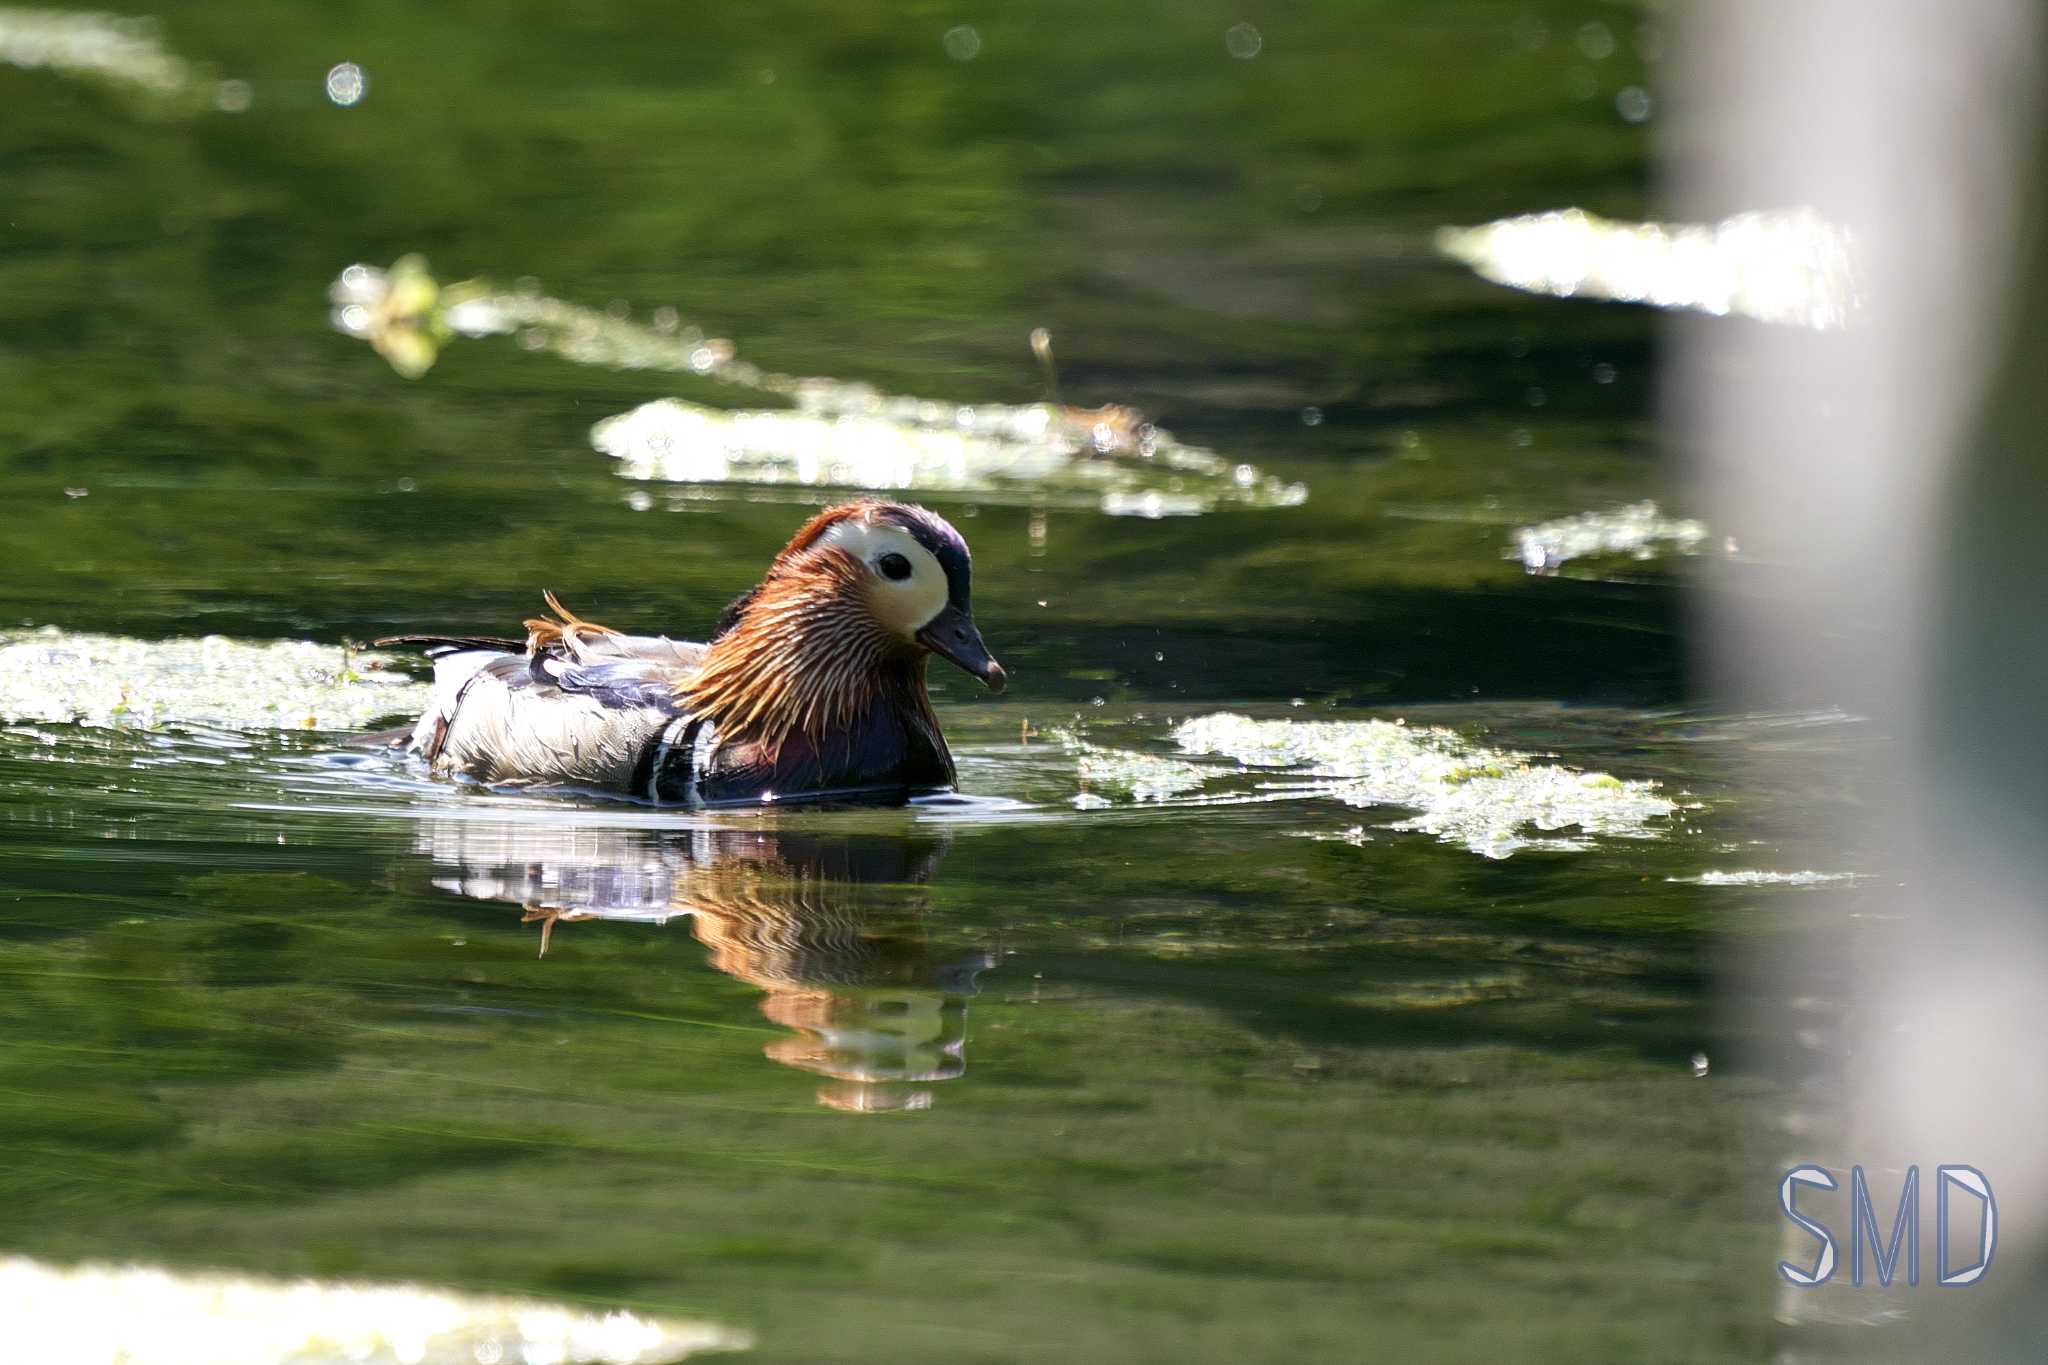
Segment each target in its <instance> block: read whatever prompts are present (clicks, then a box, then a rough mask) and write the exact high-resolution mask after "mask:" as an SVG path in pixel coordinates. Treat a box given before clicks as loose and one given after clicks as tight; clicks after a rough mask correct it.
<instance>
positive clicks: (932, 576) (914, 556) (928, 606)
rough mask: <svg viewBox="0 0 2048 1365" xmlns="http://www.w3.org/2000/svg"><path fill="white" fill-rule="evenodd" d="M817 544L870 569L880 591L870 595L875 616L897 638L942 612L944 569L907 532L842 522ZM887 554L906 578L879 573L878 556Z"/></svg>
mask: <svg viewBox="0 0 2048 1365" xmlns="http://www.w3.org/2000/svg"><path fill="white" fill-rule="evenodd" d="M821 543H822V544H825V545H830V546H832V547H833V548H834V549H837V550H844V551H845V552H846V553H848V554H850V555H852V556H853V557H854V558H855V559H858V560H859V561H860V562H861V563H863V564H865V565H867V566H868V567H869V568H870V569H872V570H873V571H874V574H875V585H876V587H877V588H878V589H880V590H879V591H877V592H875V593H873V594H872V595H871V601H872V602H873V605H874V610H875V615H876V616H877V617H878V618H880V620H881V621H882V623H883V624H884V625H886V626H889V627H891V628H892V629H894V630H896V631H898V632H900V633H901V634H903V635H905V636H910V635H914V634H916V633H917V632H918V631H919V630H920V629H922V628H923V627H924V626H925V625H927V624H928V623H929V622H930V621H931V619H932V618H933V617H935V616H937V615H938V614H939V613H940V612H942V611H944V610H945V609H946V600H947V598H948V596H949V592H948V589H947V585H946V571H945V569H944V568H943V567H942V566H941V565H940V563H939V561H938V559H937V558H936V557H935V556H934V555H933V554H932V552H931V551H930V550H927V549H925V547H924V546H922V545H920V544H918V543H917V538H916V537H915V536H913V535H911V534H910V533H909V532H908V531H905V530H902V529H901V528H899V527H895V526H888V525H869V524H867V523H864V522H862V521H859V520H858V519H855V518H848V519H847V520H845V521H842V522H839V523H838V524H837V525H835V526H832V527H830V528H829V529H827V530H826V532H825V534H824V536H823V537H822V538H821ZM889 554H899V555H902V556H903V558H904V559H906V560H907V561H909V563H910V576H909V577H907V578H901V579H892V578H890V577H889V576H888V575H887V574H885V573H884V572H883V571H882V568H881V561H882V557H883V556H884V555H889Z"/></svg>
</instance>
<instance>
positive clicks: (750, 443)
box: [328, 256, 1308, 518]
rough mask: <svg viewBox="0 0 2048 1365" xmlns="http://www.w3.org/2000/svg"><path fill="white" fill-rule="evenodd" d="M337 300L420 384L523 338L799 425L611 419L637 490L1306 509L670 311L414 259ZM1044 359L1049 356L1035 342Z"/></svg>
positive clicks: (612, 442) (1003, 409)
mask: <svg viewBox="0 0 2048 1365" xmlns="http://www.w3.org/2000/svg"><path fill="white" fill-rule="evenodd" d="M328 296H329V298H330V300H331V301H332V303H333V305H334V311H333V322H334V326H335V327H336V329H337V330H339V331H341V332H343V333H344V334H346V335H348V336H352V337H356V338H358V339H361V340H364V341H368V342H369V343H370V344H371V345H372V346H374V347H375V348H376V349H377V352H378V354H380V355H382V356H383V357H384V358H385V359H386V360H388V361H390V363H391V366H392V368H393V369H395V370H397V371H398V372H399V373H400V374H401V375H404V376H406V377H407V378H417V377H419V376H420V375H422V374H425V373H426V372H427V370H428V369H430V368H431V367H432V366H433V364H434V361H435V360H436V359H437V358H438V356H439V354H440V352H441V350H442V348H443V347H445V346H446V345H447V344H448V343H449V342H450V341H452V340H453V339H454V338H456V337H486V336H515V337H517V338H518V340H519V342H520V344H521V345H523V346H526V347H527V348H529V349H532V350H544V351H549V352H551V353H553V354H555V355H558V356H561V357H562V358H563V359H566V360H572V361H575V362H576V363H578V364H583V365H603V366H608V367H611V368H614V369H627V370H662V371H668V372H671V373H677V374H692V375H698V376H701V377H703V378H707V379H711V380H715V381H717V382H720V383H724V384H730V385H733V386H735V387H738V388H743V389H746V390H749V391H752V392H757V393H765V394H769V395H771V396H773V397H775V398H777V399H780V400H782V401H784V402H786V403H788V404H789V405H790V406H789V407H788V408H773V409H752V410H742V411H732V410H727V409H722V408H715V407H709V406H705V405H703V404H699V403H691V402H686V401H684V400H682V399H676V398H667V399H661V400H659V401H655V402H650V403H644V404H642V405H641V406H639V407H637V408H635V409H633V410H632V411H631V412H626V413H621V414H619V415H618V416H615V417H608V418H606V419H604V420H603V421H601V422H599V423H597V425H596V426H595V427H593V428H592V429H591V442H592V444H593V445H594V446H595V447H596V448H597V449H598V450H599V451H600V452H601V453H603V454H605V455H609V456H611V457H612V458H613V459H615V460H617V461H618V462H619V472H620V473H621V474H623V475H625V476H626V477H627V478H632V479H641V480H654V481H661V482H667V483H677V484H699V485H702V484H734V483H740V484H752V485H765V486H777V485H797V486H803V487H819V488H874V489H890V490H903V491H911V492H941V493H954V494H972V495H974V496H977V497H994V498H1003V497H1010V498H1014V499H1016V500H1019V501H1032V502H1039V503H1047V502H1062V501H1064V502H1069V503H1075V504H1079V505H1086V506H1093V507H1098V508H1100V509H1101V510H1102V511H1105V512H1108V513H1110V514H1111V515H1115V516H1137V517H1149V518H1158V517H1168V516H1194V515H1198V514H1200V513H1203V512H1206V511H1209V510H1210V509H1212V508H1214V507H1217V506H1219V505H1223V504H1231V505H1237V506H1249V507H1293V506H1297V505H1299V504H1300V503H1302V502H1303V501H1305V500H1306V499H1307V497H1308V490H1307V489H1306V488H1304V487H1303V486H1302V485H1301V484H1299V483H1288V482H1284V481H1282V480H1280V479H1277V478H1274V477H1272V476H1271V475H1268V474H1265V473H1262V472H1261V471H1259V470H1258V469H1256V468H1254V467H1253V466H1251V465H1248V464H1239V463H1234V462H1232V461H1230V460H1228V459H1226V458H1224V457H1223V456H1221V455H1218V454H1216V453H1215V452H1214V451H1210V450H1204V449H1202V448H1200V447H1197V446H1188V445H1183V444H1181V443H1180V442H1179V441H1177V440H1175V439H1174V437H1173V436H1172V435H1171V434H1170V433H1168V432H1166V431H1163V430H1161V429H1160V428H1158V427H1156V426H1154V425H1153V424H1152V423H1151V422H1149V421H1147V420H1146V419H1145V417H1144V416H1143V414H1141V413H1139V412H1137V411H1136V410H1135V409H1132V408H1128V407H1123V406H1120V405H1117V404H1105V405H1104V406H1102V407H1099V408H1078V407H1071V406H1067V405H1065V404H1061V403H1027V404H1021V405H1012V404H1000V403H997V404H962V403H942V402H938V401H936V400H932V399H924V398H908V397H902V396H897V395H891V394H885V393H882V392H881V391H880V390H878V389H875V388H873V387H872V386H870V385H867V384H861V383H851V382H848V381H845V380H838V379H825V378H815V377H814V378H802V377H798V376H794V375H786V374H777V373H774V372H773V371H769V370H764V369H762V368H761V367H760V366H758V365H754V364H752V363H750V362H748V361H745V360H742V359H740V358H739V355H738V352H737V348H736V347H735V346H734V345H733V343H732V342H731V341H728V340H726V339H725V338H722V337H707V336H706V335H705V334H704V333H703V332H702V330H700V329H698V328H695V327H685V326H684V325H683V324H682V322H681V320H680V319H679V318H677V317H675V316H674V315H673V313H672V312H670V311H667V310H664V311H663V312H662V313H660V314H658V315H657V320H656V321H655V323H654V324H653V325H652V326H643V325H641V324H639V323H635V322H633V321H631V320H629V319H628V318H627V317H625V316H623V315H621V314H620V313H619V312H617V311H614V312H599V311H597V310H595V309H591V308H585V307H582V306H580V305H577V304H573V303H565V302H563V301H562V300H560V299H553V298H548V297H546V296H545V295H542V294H541V293H540V292H539V291H538V290H537V289H534V290H512V291H507V290H501V289H499V288H497V287H496V286H494V285H492V284H490V283H489V282H488V281H484V280H468V281H464V282H462V283H459V284H452V285H447V286H445V287H444V286H441V285H439V284H437V283H436V282H435V280H434V278H433V276H432V275H431V274H430V273H429V272H428V270H427V266H426V263H425V262H424V261H423V260H422V259H421V258H420V257H418V256H407V257H405V258H403V259H402V260H400V261H399V262H397V264H395V265H393V266H392V267H391V268H390V269H389V270H380V269H378V268H376V267H374V266H367V265H352V266H350V267H348V269H346V270H344V271H342V272H341V275H340V277H339V278H338V279H336V281H335V282H334V285H333V286H332V288H330V289H329V291H328ZM1033 344H1034V348H1035V349H1036V350H1037V351H1038V352H1039V354H1040V357H1041V359H1042V360H1043V359H1044V358H1045V357H1046V354H1047V351H1046V343H1045V342H1044V341H1043V338H1042V337H1041V336H1040V335H1039V334H1034V337H1033Z"/></svg>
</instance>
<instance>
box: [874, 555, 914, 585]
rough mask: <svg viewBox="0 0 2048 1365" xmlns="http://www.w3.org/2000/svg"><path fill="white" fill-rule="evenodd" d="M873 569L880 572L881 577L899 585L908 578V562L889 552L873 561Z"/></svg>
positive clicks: (900, 556)
mask: <svg viewBox="0 0 2048 1365" xmlns="http://www.w3.org/2000/svg"><path fill="white" fill-rule="evenodd" d="M875 567H876V568H878V569H880V570H881V571H882V577H884V578H888V579H893V580H895V581H896V582H898V583H901V582H902V581H903V580H904V579H906V578H908V577H910V561H909V560H907V559H905V558H904V557H903V556H902V555H899V554H897V553H896V552H895V551H894V550H891V551H890V552H889V553H888V554H885V555H883V556H882V557H881V558H880V559H878V560H876V561H875Z"/></svg>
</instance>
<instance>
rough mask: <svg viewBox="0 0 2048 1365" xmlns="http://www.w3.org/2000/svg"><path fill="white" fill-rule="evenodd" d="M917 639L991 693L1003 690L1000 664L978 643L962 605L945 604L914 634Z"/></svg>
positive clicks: (970, 618)
mask: <svg viewBox="0 0 2048 1365" xmlns="http://www.w3.org/2000/svg"><path fill="white" fill-rule="evenodd" d="M917 642H918V643H919V644H921V645H923V646H924V647H925V648H926V649H928V650H930V651H931V652H932V653H934V654H936V655H938V656H939V657H940V658H942V659H947V660H950V661H951V662H953V663H954V664H956V665H958V666H959V668H960V669H961V670H962V671H963V672H966V673H970V674H972V675H973V676H975V677H977V678H979V679H981V681H982V683H983V685H985V686H986V687H987V688H988V690H989V691H991V692H1000V691H1002V690H1003V684H1004V683H1005V682H1007V681H1008V679H1006V678H1005V677H1004V676H1003V666H1002V665H1001V664H999V663H997V662H996V661H995V660H994V659H993V658H991V657H990V656H989V652H988V646H987V645H985V644H983V643H982V642H981V632H980V631H979V630H977V629H975V626H974V617H973V616H972V615H970V614H969V613H968V612H967V611H965V610H963V609H962V608H960V607H958V606H955V605H953V604H952V603H948V604H947V605H946V609H945V610H944V611H942V612H940V613H939V614H938V615H937V616H934V617H933V618H932V619H931V620H930V621H928V622H926V623H925V627H924V629H923V630H920V631H919V632H918V633H917Z"/></svg>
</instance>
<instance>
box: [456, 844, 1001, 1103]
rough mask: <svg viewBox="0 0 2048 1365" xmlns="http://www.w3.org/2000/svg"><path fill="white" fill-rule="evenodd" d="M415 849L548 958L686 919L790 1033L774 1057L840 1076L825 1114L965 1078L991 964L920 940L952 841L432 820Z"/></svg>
mask: <svg viewBox="0 0 2048 1365" xmlns="http://www.w3.org/2000/svg"><path fill="white" fill-rule="evenodd" d="M419 851H420V852H422V853H424V854H426V855H427V856H428V857H430V858H432V859H433V861H434V863H435V864H436V865H437V867H439V868H445V869H448V870H449V872H450V873H451V875H446V876H437V877H435V878H434V885H436V886H438V887H441V888H442V889H443V890H447V891H453V892H457V893H459V894H461V895H464V896H470V897H473V898H475V899H478V900H495V901H507V902H510V903H512V904H516V905H519V906H521V907H522V908H523V909H524V910H525V912H526V913H525V918H524V921H523V922H525V923H537V924H538V925H539V926H540V951H541V954H542V955H543V956H545V955H546V954H547V951H548V948H549V946H550V944H551V942H552V939H553V935H554V931H555V929H556V927H557V926H558V925H560V924H563V923H570V922H574V921H577V920H590V919H605V920H640V921H644V922H647V923H651V924H663V923H666V922H667V921H669V920H671V919H674V918H676V917H678V916H688V917H689V920H690V928H691V930H692V932H694V933H695V934H696V936H697V940H698V941H699V942H700V943H702V944H703V945H704V946H705V948H706V949H708V950H709V952H710V958H711V965H712V966H714V967H716V968H717V969H718V970H719V971H721V972H724V973H726V974H727V975H728V976H733V977H737V978H738V979H739V980H741V981H745V982H747V983H748V984H749V985H753V986H758V987H759V988H760V989H762V990H763V991H766V992H767V998H766V999H764V1000H762V1002H761V1013H762V1014H764V1015H766V1016H767V1017H768V1018H769V1019H770V1020H771V1021H773V1022H774V1023H776V1024H779V1025H781V1026H782V1027H784V1028H787V1029H789V1030H791V1033H792V1036H790V1037H787V1038H781V1039H778V1040H776V1041H775V1042H772V1043H770V1044H769V1045H768V1046H767V1047H766V1048H765V1049H764V1051H765V1052H766V1054H767V1056H769V1057H770V1058H772V1059H773V1060H775V1061H778V1062H781V1063H782V1064H783V1065H785V1066H791V1067H795V1068H797V1069H799V1070H802V1071H808V1072H811V1073H813V1074H815V1075H819V1076H825V1077H828V1078H830V1079H831V1080H832V1081H833V1082H834V1083H833V1084H832V1085H828V1086H826V1087H824V1088H823V1089H821V1090H819V1091H818V1102H819V1103H821V1104H824V1105H827V1106H829V1107H831V1108H834V1109H844V1110H852V1111H856V1112H876V1111H882V1110H895V1109H925V1108H929V1107H930V1105H931V1102H932V1092H931V1091H930V1090H927V1089H924V1088H922V1087H923V1085H924V1083H927V1082H932V1081H945V1080H951V1079H953V1078H954V1077H957V1076H959V1075H960V1074H961V1073H962V1072H963V1071H965V1069H966V1039H967V1001H968V999H969V997H971V996H972V995H974V993H975V990H976V985H975V978H976V976H977V975H978V974H979V973H980V972H981V971H983V970H985V969H986V968H988V967H991V966H993V965H994V964H995V956H994V955H993V954H992V953H988V952H982V951H966V952H953V953H950V954H949V953H947V952H944V951H939V950H935V948H934V945H932V944H930V943H929V942H927V941H926V940H925V938H924V936H923V934H922V933H921V932H917V931H916V930H915V921H916V920H917V919H919V918H921V917H922V914H923V912H924V911H925V910H926V909H927V907H928V905H929V896H930V893H929V891H928V890H926V888H925V885H924V883H925V882H926V881H927V880H928V879H929V878H930V876H931V874H932V872H933V870H934V869H936V868H937V866H938V864H939V862H940V860H941V859H942V858H943V857H944V856H945V851H946V841H945V839H944V838H942V837H938V836H933V835H928V834H925V835H910V836H893V835H824V834H815V833H792V832H786V831H781V830H774V829H717V828H713V829H699V830H687V831H678V832H676V833H672V834H671V833H665V832H664V833H656V832H651V831H646V830H636V829H627V828H617V827H607V826H601V825H599V826H592V825H561V824H555V823H547V824H541V823H527V822H511V821H492V820H435V821H430V822H428V823H427V824H426V825H424V826H423V827H422V828H421V831H420V835H419Z"/></svg>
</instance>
